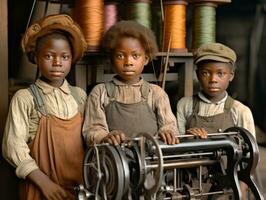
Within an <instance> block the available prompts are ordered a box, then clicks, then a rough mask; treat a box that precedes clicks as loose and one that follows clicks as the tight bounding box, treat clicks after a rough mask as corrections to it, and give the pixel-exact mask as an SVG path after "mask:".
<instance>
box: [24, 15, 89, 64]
mask: <svg viewBox="0 0 266 200" xmlns="http://www.w3.org/2000/svg"><path fill="white" fill-rule="evenodd" d="M53 32H59V33H66V35H68V36H69V37H68V38H69V41H70V42H71V45H72V48H73V52H72V54H73V55H72V62H73V63H74V62H76V61H77V60H79V59H80V58H81V57H82V56H83V54H84V52H85V51H86V49H87V43H86V40H85V38H84V35H83V33H82V31H81V28H80V27H79V25H78V24H77V23H76V22H74V21H73V19H72V18H71V17H70V16H69V15H66V14H56V15H48V16H46V17H43V18H41V19H40V20H38V21H36V22H34V23H33V24H32V25H31V26H30V27H29V28H28V29H27V30H26V32H25V33H24V35H23V37H22V40H21V47H22V50H23V51H24V52H25V53H26V54H27V56H28V59H29V61H30V62H32V63H34V64H35V61H34V58H33V53H34V52H35V50H36V41H37V40H38V39H39V38H41V37H43V36H45V35H47V34H50V33H53Z"/></svg>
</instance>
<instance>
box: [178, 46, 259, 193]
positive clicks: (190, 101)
mask: <svg viewBox="0 0 266 200" xmlns="http://www.w3.org/2000/svg"><path fill="white" fill-rule="evenodd" d="M235 61H236V54H235V52H234V51H233V50H232V49H230V48H229V47H227V46H225V45H223V44H220V43H209V44H204V45H202V46H201V47H200V48H198V49H197V50H196V51H195V52H194V63H195V65H196V66H197V68H196V74H197V77H198V80H199V83H200V86H201V91H200V92H199V93H198V94H197V95H195V96H193V97H183V98H182V99H180V101H179V102H178V104H177V121H178V128H179V131H180V133H181V134H184V133H187V134H193V135H197V136H199V137H201V138H207V136H208V133H216V132H222V131H224V130H225V129H226V128H229V127H233V126H238V127H243V128H245V129H247V130H248V131H249V132H250V133H251V134H252V135H253V136H254V137H255V125H254V120H253V116H252V113H251V111H250V109H249V108H248V107H247V106H245V105H243V104H242V103H240V102H239V101H237V100H234V99H232V98H231V97H230V96H229V95H228V94H227V92H226V89H227V87H228V85H229V83H230V82H231V81H232V80H233V78H234V72H235ZM241 185H242V186H241V190H242V189H243V192H244V191H245V189H244V187H245V186H243V185H244V184H243V183H242V182H241ZM243 197H245V195H244V194H243Z"/></svg>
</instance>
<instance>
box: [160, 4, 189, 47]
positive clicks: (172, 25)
mask: <svg viewBox="0 0 266 200" xmlns="http://www.w3.org/2000/svg"><path fill="white" fill-rule="evenodd" d="M186 5H187V2H186V0H174V1H170V0H168V1H164V2H163V8H164V34H163V35H164V37H163V38H164V41H163V51H168V48H170V51H171V52H187V48H186Z"/></svg>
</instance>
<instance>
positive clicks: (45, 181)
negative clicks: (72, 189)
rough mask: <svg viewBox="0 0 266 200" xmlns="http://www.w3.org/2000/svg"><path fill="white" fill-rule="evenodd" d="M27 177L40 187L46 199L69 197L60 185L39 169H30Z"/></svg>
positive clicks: (63, 199)
mask: <svg viewBox="0 0 266 200" xmlns="http://www.w3.org/2000/svg"><path fill="white" fill-rule="evenodd" d="M27 178H28V179H29V180H31V181H32V182H33V183H34V184H35V185H36V186H37V187H38V188H39V189H40V191H41V192H42V194H43V196H44V197H45V199H47V200H55V199H56V200H66V199H69V198H70V197H69V196H68V195H67V193H66V191H65V190H64V189H63V188H62V187H60V185H57V184H56V183H54V182H53V181H52V180H51V179H50V178H49V177H48V176H47V175H46V174H44V173H43V172H42V171H41V170H39V169H36V170H34V171H32V172H31V173H30V174H29V175H28V176H27Z"/></svg>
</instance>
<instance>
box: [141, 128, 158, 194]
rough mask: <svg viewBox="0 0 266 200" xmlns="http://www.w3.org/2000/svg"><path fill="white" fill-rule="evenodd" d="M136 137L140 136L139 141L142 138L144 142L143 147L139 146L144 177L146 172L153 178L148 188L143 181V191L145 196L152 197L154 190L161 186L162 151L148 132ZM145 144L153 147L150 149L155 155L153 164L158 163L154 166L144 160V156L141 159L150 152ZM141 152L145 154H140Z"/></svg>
mask: <svg viewBox="0 0 266 200" xmlns="http://www.w3.org/2000/svg"><path fill="white" fill-rule="evenodd" d="M138 137H139V138H141V140H140V141H142V140H143V142H144V145H143V147H141V146H140V158H141V166H142V167H143V168H144V171H145V177H146V176H147V174H150V175H152V177H153V180H154V181H153V182H154V185H153V186H152V187H150V188H147V187H146V186H145V183H144V187H143V188H144V193H145V196H150V197H152V196H154V195H156V192H157V191H158V189H159V187H160V186H161V183H162V180H163V155H162V151H161V149H160V146H159V143H158V142H157V140H156V139H155V138H154V137H153V136H151V135H149V134H148V133H140V134H139V135H138ZM147 144H150V146H151V147H152V148H153V149H152V151H153V152H154V157H156V159H155V160H156V161H155V164H157V165H158V166H157V167H156V168H152V167H150V166H149V163H147V162H146V160H145V158H144V159H143V156H144V157H145V156H146V154H147V152H150V150H151V149H146V148H147ZM140 145H141V144H140ZM142 148H144V149H142ZM143 153H144V154H145V155H142V154H143ZM153 164H154V163H153ZM145 182H146V181H145Z"/></svg>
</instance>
